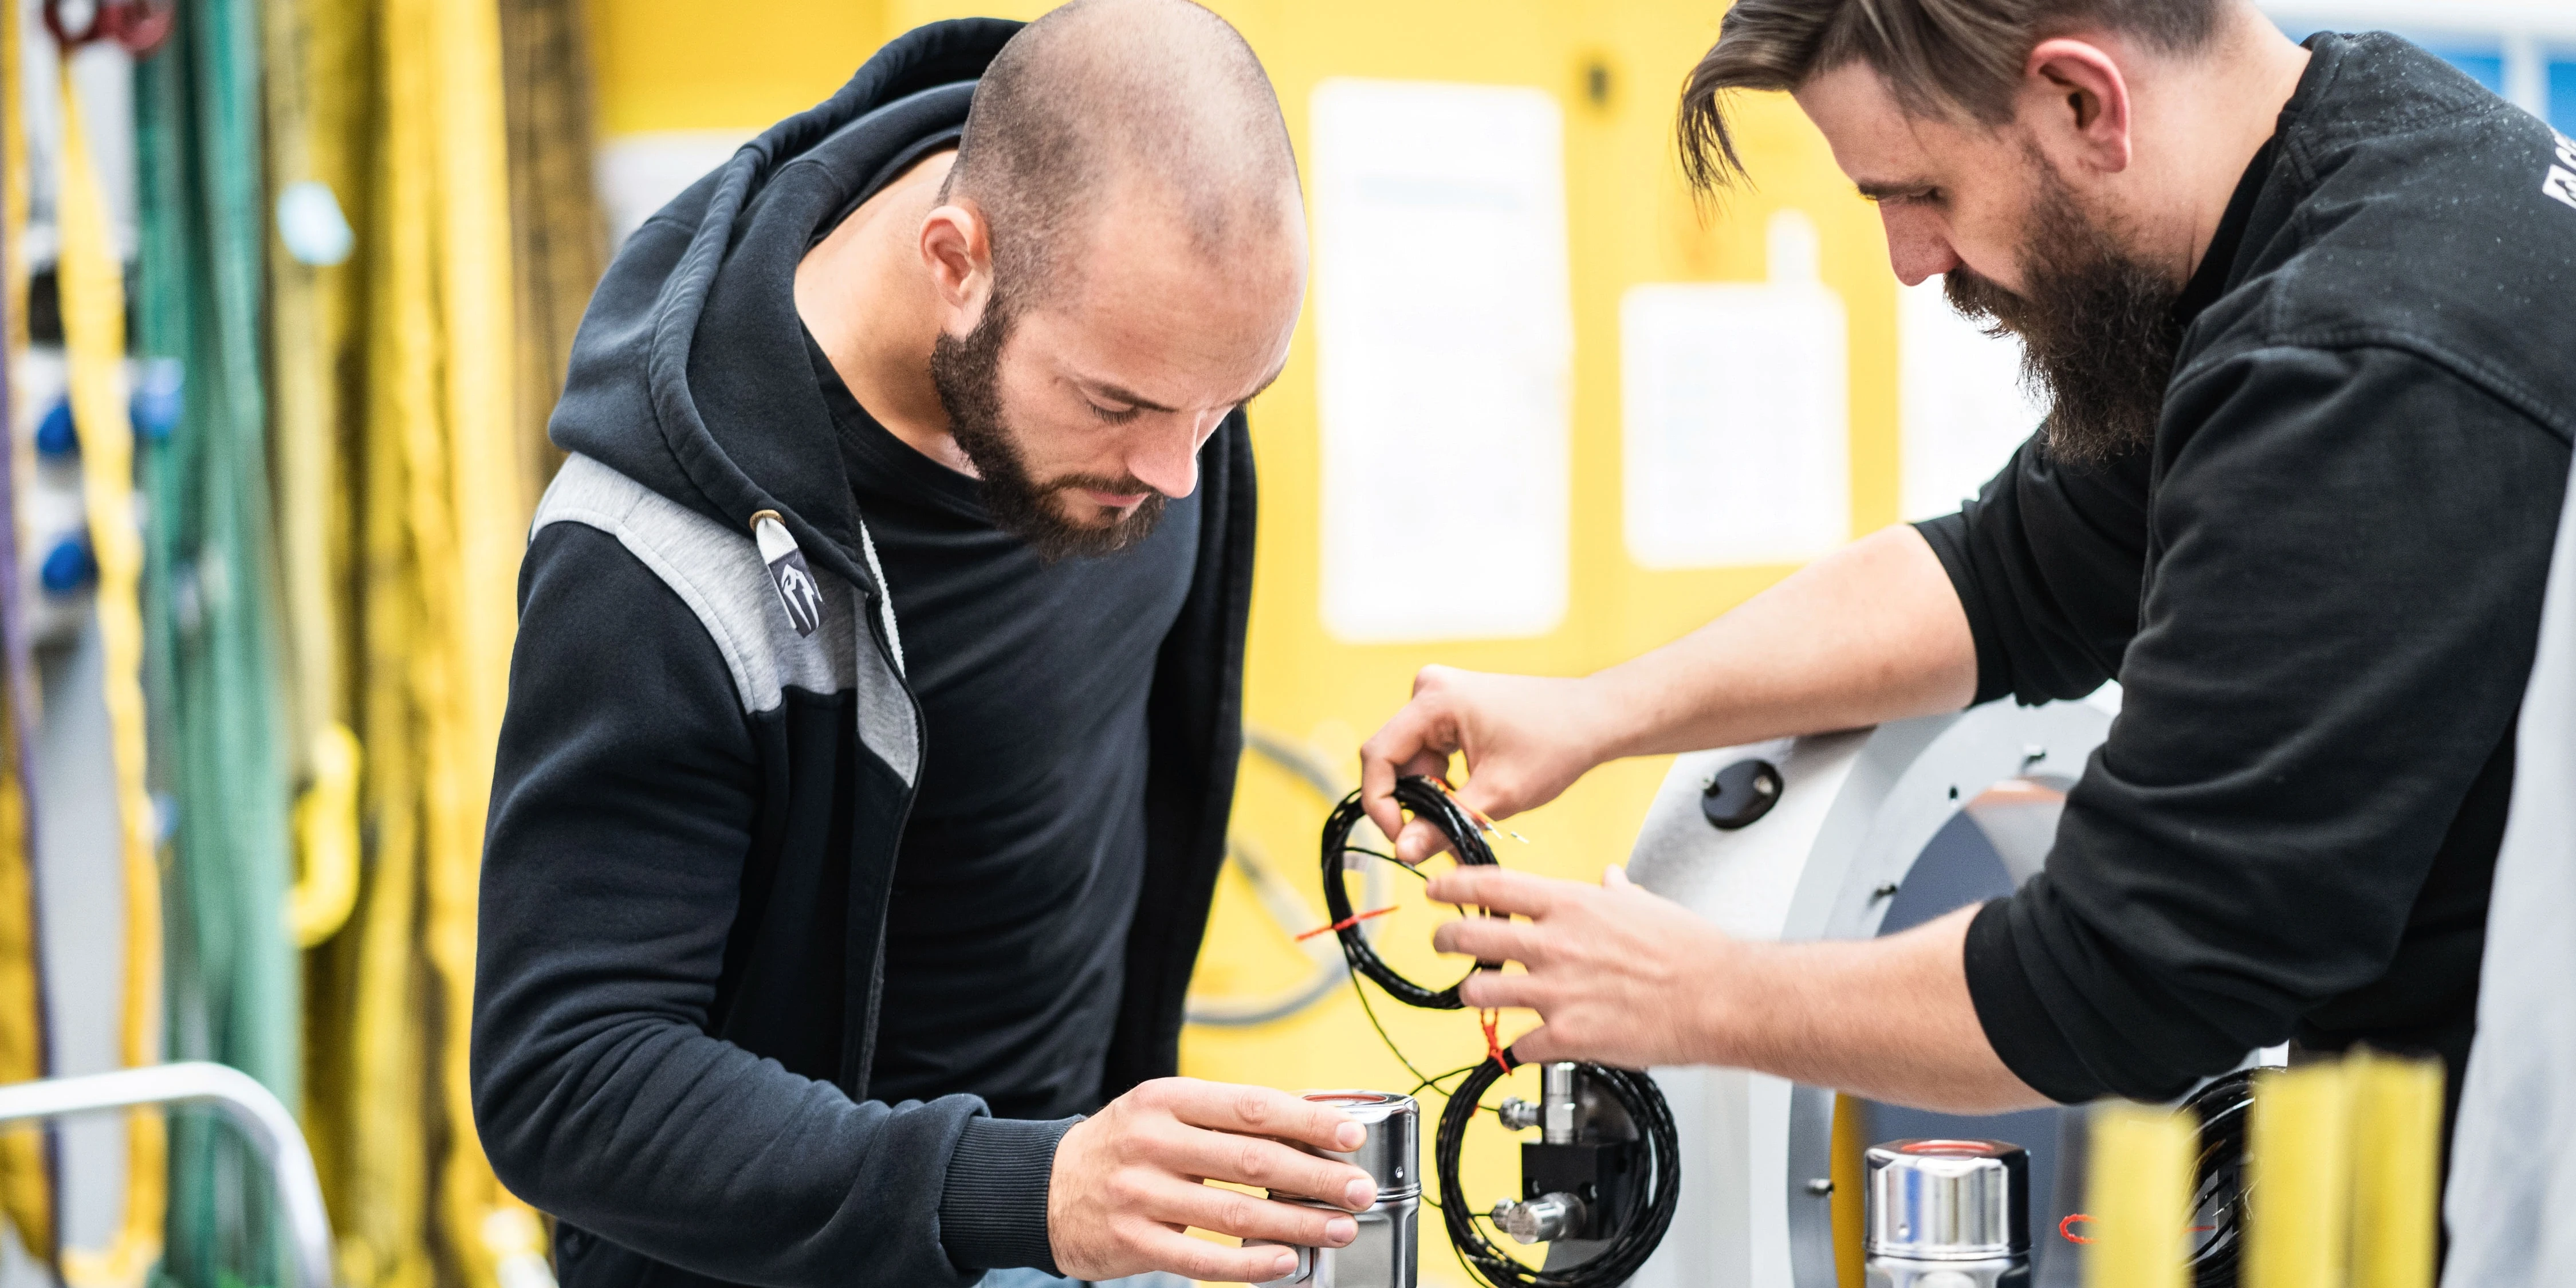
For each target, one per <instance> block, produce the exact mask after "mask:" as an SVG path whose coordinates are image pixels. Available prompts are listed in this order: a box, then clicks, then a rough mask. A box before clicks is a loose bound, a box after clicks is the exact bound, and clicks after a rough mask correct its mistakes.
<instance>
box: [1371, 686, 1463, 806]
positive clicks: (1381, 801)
mask: <svg viewBox="0 0 2576 1288" xmlns="http://www.w3.org/2000/svg"><path fill="white" fill-rule="evenodd" d="M1425 674H1426V676H1427V674H1428V671H1427V670H1426V673H1425ZM1423 684H1424V680H1423V678H1417V679H1415V681H1414V691H1415V697H1414V699H1413V700H1412V701H1411V702H1408V703H1406V704H1405V705H1404V709H1403V710H1401V711H1398V712H1396V713H1395V716H1394V718H1393V719H1390V720H1388V721H1387V722H1386V724H1385V726H1384V727H1382V728H1380V729H1379V730H1378V731H1377V732H1376V733H1375V734H1373V735H1371V736H1370V737H1369V740H1368V741H1367V742H1364V743H1362V744H1360V804H1361V806H1362V808H1364V809H1366V810H1367V811H1368V816H1369V821H1370V822H1373V823H1375V824H1377V830H1379V831H1380V832H1384V833H1385V834H1387V835H1388V836H1390V837H1392V836H1395V835H1396V834H1397V833H1399V832H1401V831H1403V830H1404V811H1403V809H1402V808H1401V807H1399V806H1398V805H1397V804H1396V803H1395V780H1396V779H1398V778H1401V777H1403V776H1404V775H1406V774H1421V773H1431V774H1437V773H1439V772H1441V770H1443V769H1446V768H1447V767H1448V764H1449V753H1450V752H1452V751H1455V750H1457V742H1458V738H1457V730H1456V728H1455V727H1454V726H1453V725H1452V724H1451V722H1450V720H1449V717H1448V714H1447V712H1446V711H1445V709H1444V707H1445V704H1444V703H1443V702H1442V701H1441V699H1440V697H1439V696H1438V695H1437V694H1436V693H1434V694H1431V695H1427V696H1426V695H1424V694H1423V693H1422V687H1423ZM1426 766H1430V767H1429V768H1426Z"/></svg>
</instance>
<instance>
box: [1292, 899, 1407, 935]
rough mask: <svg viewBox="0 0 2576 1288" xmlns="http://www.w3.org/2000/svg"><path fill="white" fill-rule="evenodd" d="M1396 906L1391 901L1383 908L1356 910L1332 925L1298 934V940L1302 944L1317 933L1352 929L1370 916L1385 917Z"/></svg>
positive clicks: (1323, 933)
mask: <svg viewBox="0 0 2576 1288" xmlns="http://www.w3.org/2000/svg"><path fill="white" fill-rule="evenodd" d="M1395 907H1396V906H1395V905H1394V904H1391V903H1390V904H1388V905H1387V906H1385V907H1383V908H1371V909H1369V910H1368V911H1366V912H1355V913H1352V914H1351V915H1349V916H1347V917H1344V918H1342V919H1341V920H1340V921H1336V922H1334V923H1333V924H1331V925H1329V926H1317V927H1315V928H1314V929H1313V930H1309V931H1307V932H1306V933H1304V934H1302V935H1299V936H1297V939H1296V942H1298V943H1301V944H1302V943H1304V942H1306V941H1307V940H1309V939H1312V938H1314V937H1315V936H1317V935H1331V934H1338V933H1340V932H1342V931H1345V930H1348V929H1350V928H1351V927H1353V926H1356V925H1358V924H1360V923H1361V922H1363V921H1366V920H1368V919H1369V918H1371V917H1383V916H1385V915H1386V914H1388V913H1390V912H1393V911H1395Z"/></svg>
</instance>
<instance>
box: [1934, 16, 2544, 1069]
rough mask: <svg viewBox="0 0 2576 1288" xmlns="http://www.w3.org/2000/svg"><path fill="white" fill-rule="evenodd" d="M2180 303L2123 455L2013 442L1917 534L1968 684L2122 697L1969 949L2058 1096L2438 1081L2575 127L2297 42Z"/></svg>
mask: <svg viewBox="0 0 2576 1288" xmlns="http://www.w3.org/2000/svg"><path fill="white" fill-rule="evenodd" d="M2308 49H2309V51H2310V58H2309V62H2308V67H2307V71H2306V73H2305V74H2304V75H2303V76H2302V77H2301V78H2300V80H2299V85H2298V88H2297V90H2296V91H2295V92H2294V93H2293V94H2292V95H2291V97H2290V100H2289V102H2288V103H2287V104H2286V105H2285V106H2284V107H2283V108H2282V111H2281V115H2280V122H2279V127H2278V132H2277V133H2276V134H2275V135H2274V136H2273V139H2272V141H2271V143H2270V145H2269V146H2267V147H2266V148H2264V149H2263V151H2262V153H2261V155H2259V156H2258V157H2257V158H2256V159H2255V162H2254V164H2253V165H2252V166H2251V167H2249V169H2248V171H2247V173H2246V175H2245V176H2244V179H2243V181H2242V183H2241V185H2240V186H2239V188H2238V189H2237V192H2236V196H2235V199H2234V200H2233V201H2232V202H2231V204H2230V209H2229V211H2228V214H2227V217H2226V219H2225V221H2224V222H2223V223H2222V225H2221V228H2220V231H2219V234H2218V236H2217V237H2216V238H2215V239H2214V242H2213V244H2212V245H2211V246H2210V248H2209V251H2208V254H2207V256H2206V258H2205V260H2204V262H2203V264H2202V266H2201V268H2200V270H2199V272H2198V274H2197V275H2196V276H2195V278H2194V280H2193V282H2192V284H2191V286H2190V287H2189V289H2188V290H2187V291H2186V295H2185V303H2186V307H2187V309H2189V308H2195V307H2196V308H2197V309H2198V312H2197V314H2196V316H2194V317H2193V318H2192V319H2191V321H2190V324H2189V326H2188V328H2187V329H2186V330H2185V331H2184V333H2183V338H2182V345H2181V353H2180V357H2179V359H2178V361H2177V362H2176V364H2175V369H2174V375H2173V379H2172V382H2171V384H2170V385H2169V386H2168V388H2167V392H2166V397H2165V405H2164V415H2163V420H2162V422H2161V423H2160V425H2159V427H2158V428H2157V431H2156V435H2155V441H2154V442H2153V443H2152V444H2151V445H2149V446H2148V447H2147V448H2146V449H2145V450H2142V451H2139V452H2136V453H2134V454H2132V455H2130V456H2128V457H2127V458H2125V459H2122V460H2119V461H2117V462H2114V463H2112V464H2110V465H2108V466H2105V467H2102V468H2096V469H2082V470H2077V469H2067V468H2062V467H2060V466H2059V465H2058V464H2056V463H2055V462H2053V461H2051V460H2050V459H2049V457H2048V454H2047V452H2046V451H2045V450H2043V449H2042V447H2041V445H2040V443H2039V442H2038V441H2037V440H2034V441H2033V442H2031V443H2029V444H2025V445H2024V446H2023V448H2022V450H2021V452H2020V453H2019V455H2018V456H2017V457H2016V458H2015V459H2014V461H2013V463H2012V464H2011V465H2010V466H2008V467H2007V468H2006V469H2005V470H2004V472H2003V473H2002V474H2000V475H1998V476H1997V477H1996V478H1995V480H1994V481H1993V482H1992V483H1989V484H1987V486H1986V488H1985V491H1984V493H1983V494H1982V495H1981V496H1980V497H1979V498H1978V499H1977V500H1976V501H1974V502H1972V503H1970V504H1969V506H1968V507H1967V509H1966V510H1965V511H1964V512H1963V513H1961V514H1957V515H1952V516H1950V517H1948V518H1944V519H1938V520H1934V521H1933V522H1930V523H1927V524H1924V525H1922V531H1923V534H1924V536H1925V537H1927V538H1928V539H1930V541H1931V543H1932V546H1933V549H1934V550H1935V551H1936V552H1937V553H1938V554H1939V555H1940V557H1941V560H1942V562H1943V564H1944V565H1945V566H1946V567H1947V568H1948V570H1949V574H1950V578H1951V581H1952V583H1953V584H1954V586H1955V587H1956V588H1957V590H1958V592H1959V599H1960V602H1961V604H1962V605H1963V606H1964V607H1965V608H1966V609H1967V615H1968V621H1969V625H1970V627H1971V629H1972V632H1973V634H1974V635H1975V638H1976V648H1977V677H1978V678H1977V699H1978V700H1979V701H1988V700H1992V699H1995V698H2000V697H2003V696H2005V695H2007V694H2009V695H2012V696H2015V697H2017V698H2019V699H2020V700H2021V701H2023V702H2041V701H2046V700H2050V699H2064V698H2074V697H2078V696H2081V695H2083V694H2084V693H2086V692H2089V691H2090V690H2092V689H2093V688H2095V687H2096V686H2098V685H2100V684H2101V683H2102V681H2103V680H2105V679H2109V678H2113V677H2117V678H2118V679H2119V681H2120V682H2121V685H2122V687H2123V689H2124V691H2125V693H2124V699H2123V703H2122V708H2121V711H2120V714H2119V716H2118V718H2117V719H2115V720H2114V721H2113V722H2112V724H2111V733H2110V737H2109V739H2108V740H2107V741H2106V742H2104V743H2103V744H2102V746H2101V748H2100V749H2099V750H2097V751H2095V752H2094V753H2093V757H2092V759H2091V761H2090V762H2089V763H2088V764H2087V765H2086V766H2085V769H2084V776H2083V778H2082V779H2081V780H2080V781H2079V782H2077V783H2076V785H2075V787H2074V788H2073V790H2072V791H2071V792H2070V793H2069V794H2068V796H2067V801H2066V813H2065V816H2064V818H2063V819H2062V820H2061V822H2060V823H2059V826H2058V832H2057V844H2056V847H2055V848H2054V849H2053V850H2051V851H2050V853H2049V856H2048V864H2047V869H2046V870H2045V871H2044V872H2042V873H2041V874H2040V875H2039V876H2037V877H2034V878H2032V879H2031V881H2030V882H2029V883H2028V884H2027V885H2025V886H2023V887H2022V889H2021V890H2020V892H2019V893H2017V894H2015V895H2014V896H2013V897H2012V898H2010V899H2007V900H2000V901H1997V902H1995V903H1992V904H1989V905H1987V906H1986V908H1985V909H1984V910H1983V911H1982V912H1981V913H1979V914H1978V916H1977V918H1976V920H1975V921H1974V922H1972V923H1971V925H1970V927H1969V931H1968V942H1967V952H1966V967H1967V979H1968V989H1969V993H1970V994H1971V996H1972V997H1973V998H1974V999H1975V1003H1976V1008H1977V1014H1978V1017H1979V1019H1980V1020H1981V1021H1982V1022H1983V1025H1984V1028H1985V1033H1986V1036H1987V1038H1988V1039H1989V1040H1990V1041H1991V1042H1992V1043H1993V1044H1994V1048H1995V1052H1996V1054H1997V1055H1999V1056H2001V1057H2002V1059H2003V1062H2004V1063H2005V1065H2007V1066H2008V1067H2010V1068H2011V1069H2012V1071H2013V1072H2014V1073H2015V1074H2017V1075H2019V1076H2020V1077H2021V1079H2022V1081H2024V1082H2026V1083H2028V1084H2029V1085H2030V1086H2031V1087H2032V1088H2034V1089H2036V1090H2038V1091H2040V1092H2043V1093H2045V1094H2047V1095H2049V1096H2052V1097H2054V1098H2056V1099H2058V1100H2062V1101H2069V1102H2073V1101H2082V1100H2088V1099H2091V1098H2093V1097H2096V1096H2103V1095H2119V1096H2128V1097H2132V1098H2135V1099H2140V1100H2162V1099H2167V1098H2170V1097H2173V1096H2176V1095H2180V1094H2181V1093H2183V1092H2184V1091H2186V1090H2188V1089H2189V1088H2190V1086H2191V1084H2192V1082H2193V1080H2194V1079H2195V1078H2198V1077H2202V1076H2206V1075H2210V1074H2214V1073H2219V1072H2222V1071H2224V1070H2226V1069H2228V1068H2231V1067H2233V1066H2234V1065H2235V1064H2236V1063H2237V1061H2239V1060H2240V1059H2242V1058H2243V1056H2244V1054H2245V1052H2246V1051H2248V1050H2249V1049H2252V1048H2255V1047H2260V1046H2268V1045H2271V1044H2273V1043H2277V1042H2281V1041H2284V1040H2287V1039H2291V1038H2294V1037H2295V1038H2296V1039H2297V1040H2298V1041H2299V1043H2300V1044H2301V1045H2302V1046H2304V1047H2307V1048H2310V1049H2317V1050H2337V1049H2341V1048H2344V1047H2347V1046H2350V1045H2353V1044H2355V1043H2358V1042H2368V1043H2371V1044H2374V1045H2376V1046H2379V1047H2381V1048H2383V1049H2414V1050H2425V1051H2431V1052H2435V1053H2438V1054H2440V1055H2441V1056H2442V1057H2444V1059H2445V1061H2446V1062H2447V1063H2448V1065H2449V1071H2450V1075H2451V1085H2452V1087H2453V1088H2454V1089H2456V1088H2457V1087H2458V1085H2459V1077H2460V1073H2461V1069H2462V1067H2463V1065H2464V1063H2465V1061H2466V1059H2467V1056H2468V1049H2469V1044H2470V1037H2471V1033H2472V1029H2473V1025H2474V1022H2475V1017H2476V1013H2477V991H2478V963H2479V955H2480V950H2481V947H2482V945H2483V943H2484V934H2485V927H2486V911H2487V890H2488V886H2489V885H2490V883H2491V880H2492V878H2493V876H2494V868H2495V858H2496V847H2497V844H2498V842H2499V840H2500V839H2501V837H2502V834H2503V827H2504V813H2505V805H2506V802H2507V799H2508V798H2509V796H2510V795H2511V787H2512V783H2513V751H2514V725H2515V715H2516V711H2517V709H2518V708H2519V706H2520V704H2521V701H2522V693H2523V688H2524V686H2525V684H2526V682H2527V681H2528V679H2529V677H2530V674H2531V661H2532V655H2533V652H2534V650H2535V648H2536V645H2537V641H2538V638H2539V627H2540V604H2541V595H2542V588H2543V585H2544V582H2545V581H2546V578H2547V573H2548V568H2549V556H2550V550H2551V546H2552V544H2553V542H2554V539H2555V537H2556V534H2557V530H2558V516H2559V507H2560V502H2561V500H2562V497H2563V496H2564V494H2565V492H2566V487H2567V465H2568V444H2569V440H2570V437H2571V435H2576V142H2570V141H2568V140H2566V139H2564V138H2559V137H2555V136H2553V135H2552V134H2551V133H2550V130H2549V127H2547V126H2545V125H2543V124H2541V123H2540V122H2539V121H2538V120H2536V119H2534V118H2532V117H2531V116H2530V115H2528V114H2526V113H2524V112H2522V111H2521V110H2519V109H2517V108H2515V107H2513V106H2512V105H2510V104H2508V103H2505V102H2504V101H2503V100H2501V99H2498V98H2497V97H2496V96H2494V95H2493V94H2490V93H2488V92H2487V91H2485V90H2484V89H2482V88H2480V87H2479V86H2478V85H2477V83H2476V82H2474V81H2472V80H2470V79H2469V78H2468V77H2467V76H2465V75H2462V74H2461V73H2460V72H2458V71H2457V70H2455V69H2453V68H2451V67H2449V66H2448V65H2446V64H2444V63H2443V62H2442V61H2441V60H2440V59H2438V58H2436V57H2434V56H2433V55H2431V54H2429V53H2426V52H2425V51H2424V50H2422V49H2419V48H2417V47H2415V46H2413V45H2411V44H2408V43H2407V42H2405V41H2403V40H2400V39H2398V38H2397V37H2395V36H2390V35H2386V34H2369V35H2359V36H2341V35H2334V34H2320V35H2317V36H2315V37H2312V38H2311V39H2310V40H2309V41H2308Z"/></svg>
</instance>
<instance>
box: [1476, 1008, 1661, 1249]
mask: <svg viewBox="0 0 2576 1288" xmlns="http://www.w3.org/2000/svg"><path fill="white" fill-rule="evenodd" d="M1580 1067H1581V1069H1582V1071H1583V1075H1584V1076H1585V1077H1587V1078H1590V1079H1592V1080H1593V1081H1594V1082H1596V1083H1598V1084H1599V1085H1601V1086H1602V1087H1605V1088H1607V1089H1608V1090H1609V1092H1610V1096H1611V1098H1612V1099H1614V1100H1617V1101H1618V1102H1619V1108H1620V1109H1622V1110H1624V1111H1626V1113H1627V1115H1628V1121H1629V1122H1631V1123H1634V1124H1636V1126H1637V1129H1638V1130H1639V1131H1640V1132H1641V1133H1643V1136H1642V1138H1643V1139H1644V1140H1645V1142H1646V1158H1647V1162H1648V1164H1649V1165H1650V1166H1651V1167H1652V1168H1653V1169H1654V1172H1653V1178H1652V1179H1651V1180H1650V1181H1649V1182H1648V1186H1647V1191H1646V1206H1645V1207H1644V1208H1642V1209H1640V1210H1639V1212H1638V1214H1637V1216H1636V1218H1635V1219H1634V1220H1631V1221H1629V1222H1628V1223H1627V1224H1626V1225H1623V1226H1621V1227H1620V1228H1619V1233H1617V1234H1616V1235H1613V1236H1611V1237H1610V1238H1609V1239H1608V1240H1606V1241H1604V1243H1603V1246H1602V1249H1601V1253H1600V1255H1599V1256H1596V1257H1593V1258H1592V1259H1590V1260H1588V1261H1586V1262H1584V1263H1583V1264H1581V1265H1579V1266H1569V1267H1567V1268H1566V1269H1563V1270H1553V1271H1551V1270H1532V1269H1531V1268H1529V1267H1528V1266H1525V1265H1522V1264H1521V1263H1520V1262H1518V1261H1515V1260H1513V1259H1512V1258H1511V1257H1510V1256H1509V1255H1507V1254H1506V1253H1504V1251H1503V1250H1502V1249H1501V1248H1499V1247H1496V1246H1495V1245H1494V1242H1493V1240H1491V1239H1488V1238H1486V1237H1485V1232H1484V1231H1483V1230H1482V1229H1479V1228H1478V1227H1477V1225H1476V1215H1477V1214H1476V1213H1475V1212H1474V1211H1473V1210H1472V1209H1470V1208H1469V1207H1468V1206H1467V1197H1466V1195H1465V1194H1464V1193H1463V1192H1462V1191H1461V1190H1460V1188H1459V1185H1458V1151H1459V1147H1460V1146H1461V1145H1463V1144H1464V1143H1465V1142H1466V1138H1467V1124H1468V1123H1469V1122H1470V1121H1471V1120H1473V1119H1474V1118H1475V1116H1476V1110H1477V1109H1478V1108H1479V1106H1478V1104H1477V1102H1478V1101H1479V1100H1481V1099H1483V1097H1484V1094H1485V1090H1486V1088H1488V1087H1491V1086H1493V1085H1494V1083H1495V1082H1496V1081H1497V1080H1499V1079H1501V1078H1502V1076H1503V1075H1504V1074H1506V1073H1509V1072H1511V1070H1510V1069H1509V1068H1507V1067H1505V1066H1504V1064H1503V1063H1502V1062H1501V1061H1498V1060H1490V1059H1489V1060H1487V1061H1485V1062H1484V1063H1483V1064H1480V1065H1477V1066H1476V1069H1475V1072H1473V1073H1470V1074H1468V1075H1467V1079H1466V1081H1464V1082H1461V1083H1459V1084H1458V1089H1457V1090H1456V1091H1454V1092H1452V1093H1450V1096H1449V1105H1448V1107H1447V1108H1445V1109H1443V1110H1442V1111H1441V1112H1440V1131H1439V1134H1438V1135H1437V1136H1436V1137H1434V1138H1433V1140H1432V1145H1431V1159H1432V1163H1431V1166H1432V1171H1433V1172H1434V1173H1435V1174H1436V1175H1438V1176H1439V1178H1440V1219H1441V1221H1442V1223H1443V1224H1445V1225H1447V1226H1448V1227H1449V1242H1450V1244H1451V1246H1453V1247H1455V1248H1456V1249H1457V1250H1458V1255H1459V1256H1460V1257H1461V1258H1462V1259H1464V1260H1465V1261H1466V1262H1467V1264H1468V1266H1469V1267H1470V1268H1471V1269H1473V1270H1474V1271H1475V1272H1476V1274H1477V1277H1479V1278H1481V1279H1483V1280H1484V1281H1485V1282H1486V1283H1488V1284H1492V1285H1494V1286H1495V1288H1503V1286H1504V1285H1507V1284H1508V1285H1519V1286H1524V1288H1615V1286H1616V1285H1618V1284H1624V1283H1626V1282H1628V1281H1629V1280H1630V1279H1632V1278H1635V1277H1636V1274H1637V1270H1638V1268H1639V1267H1641V1266H1643V1265H1645V1264H1646V1258H1648V1257H1650V1256H1653V1255H1654V1252H1655V1247H1656V1245H1658V1244H1660V1243H1662V1242H1663V1241H1664V1231H1665V1230H1666V1229H1668V1228H1670V1227H1671V1225H1672V1223H1673V1210H1674V1209H1675V1208H1676V1207H1678V1206H1680V1204H1681V1196H1682V1187H1681V1180H1682V1178H1681V1167H1680V1159H1681V1152H1682V1142H1681V1133H1680V1132H1679V1130H1677V1129H1676V1128H1675V1127H1674V1126H1673V1111H1672V1107H1671V1106H1669V1105H1667V1104H1665V1103H1664V1093H1663V1092H1662V1091H1660V1090H1658V1089H1657V1088H1656V1086H1655V1080H1654V1079H1652V1078H1649V1077H1647V1076H1646V1075H1644V1074H1642V1073H1636V1072H1633V1071H1630V1070H1627V1069H1613V1068H1610V1067H1609V1066H1607V1065H1599V1064H1586V1065H1582V1066H1580Z"/></svg>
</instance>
